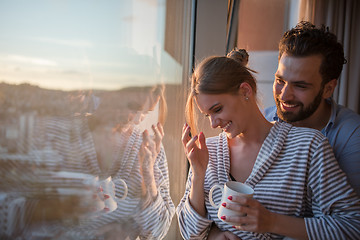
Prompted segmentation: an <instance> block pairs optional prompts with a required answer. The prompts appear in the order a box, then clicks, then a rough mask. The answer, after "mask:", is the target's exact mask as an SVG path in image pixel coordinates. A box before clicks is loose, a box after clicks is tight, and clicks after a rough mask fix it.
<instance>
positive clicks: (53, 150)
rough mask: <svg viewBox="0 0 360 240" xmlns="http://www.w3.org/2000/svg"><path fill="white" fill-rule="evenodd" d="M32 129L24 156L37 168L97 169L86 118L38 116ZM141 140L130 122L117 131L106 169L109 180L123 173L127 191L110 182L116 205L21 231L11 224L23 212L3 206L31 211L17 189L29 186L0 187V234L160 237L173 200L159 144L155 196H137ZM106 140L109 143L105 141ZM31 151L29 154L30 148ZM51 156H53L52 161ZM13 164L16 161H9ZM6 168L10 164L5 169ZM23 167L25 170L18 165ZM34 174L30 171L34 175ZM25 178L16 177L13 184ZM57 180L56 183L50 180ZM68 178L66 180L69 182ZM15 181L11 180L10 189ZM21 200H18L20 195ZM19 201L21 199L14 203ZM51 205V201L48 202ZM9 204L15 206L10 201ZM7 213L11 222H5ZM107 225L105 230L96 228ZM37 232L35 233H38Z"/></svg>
mask: <svg viewBox="0 0 360 240" xmlns="http://www.w3.org/2000/svg"><path fill="white" fill-rule="evenodd" d="M34 132H35V133H36V134H35V135H34V136H33V137H31V139H30V138H29V139H28V141H29V142H28V144H27V146H28V148H29V149H31V151H28V152H29V154H28V155H27V158H28V160H29V161H32V162H34V163H39V167H40V166H41V168H42V172H54V171H69V172H80V173H86V174H90V175H93V176H98V175H100V174H101V170H100V168H99V165H98V159H97V155H96V151H95V147H94V142H93V140H92V136H91V133H90V130H89V128H88V127H87V121H86V119H84V118H81V117H78V118H74V119H72V118H56V117H54V118H47V117H46V118H38V119H37V120H36V121H35V123H34ZM141 143H142V132H141V131H140V129H138V128H137V127H136V126H135V127H134V129H133V130H132V131H129V132H126V133H121V134H120V133H119V135H118V137H117V143H116V147H115V152H114V162H113V165H112V167H111V168H110V171H109V173H108V174H109V175H110V176H111V177H112V180H113V182H114V183H116V181H117V179H120V178H121V179H123V180H124V181H125V182H126V184H127V187H128V193H127V197H126V198H125V199H124V200H121V199H120V198H121V197H122V196H123V194H124V186H123V184H115V195H116V197H117V199H116V201H117V209H116V210H114V211H113V212H110V213H104V214H100V215H96V216H95V217H88V218H82V219H80V220H79V223H78V224H76V223H74V224H71V225H69V224H66V223H65V224H62V223H51V222H42V223H41V224H40V225H39V226H38V227H30V228H28V229H27V230H26V231H24V229H18V227H16V226H13V225H15V224H16V223H17V222H21V221H22V220H23V219H21V218H23V215H24V214H16V213H15V212H14V211H9V210H8V209H10V208H8V207H7V206H5V205H8V206H12V205H14V203H15V201H17V202H19V204H17V205H16V206H17V208H16V212H18V213H25V212H31V210H32V209H31V208H29V206H30V205H29V204H25V202H24V201H23V200H24V198H23V194H27V191H28V190H29V189H23V190H22V191H13V192H6V193H1V191H0V206H2V207H0V230H1V231H0V238H1V237H2V236H3V237H14V238H15V237H17V239H33V238H34V239H36V236H43V237H44V236H46V237H49V239H50V238H53V237H54V236H57V237H59V236H61V238H62V239H77V240H78V239H86V240H89V239H103V238H104V236H108V235H109V233H110V235H111V231H113V232H114V233H115V234H117V235H119V229H122V230H123V231H122V233H121V235H120V236H122V237H123V239H125V238H126V237H129V239H135V238H139V239H162V238H164V237H165V235H166V234H167V231H168V229H169V227H170V225H171V221H172V218H173V216H174V214H175V206H174V204H173V202H172V199H171V197H170V183H169V173H168V165H167V159H166V155H165V151H164V148H163V146H161V150H160V153H159V154H158V155H157V157H156V160H155V164H154V169H153V170H154V178H155V183H156V187H157V197H156V198H155V199H154V200H150V199H149V198H144V197H143V196H142V176H141V174H140V166H139V158H138V153H139V149H140V146H141ZM109 144H110V143H109ZM41 149H48V150H49V151H47V152H48V156H47V157H46V158H44V157H43V156H42V155H43V154H40V153H41V151H38V150H41ZM31 152H32V153H36V154H35V155H34V154H33V155H34V156H32V155H31V154H30V153H31ZM54 159H56V161H55V162H54ZM12 167H14V168H16V169H20V166H19V167H16V163H14V165H12ZM9 170H12V169H9ZM23 170H24V171H27V172H31V171H28V170H26V169H23ZM36 177H37V176H35V175H34V179H36ZM23 184H25V182H21V180H19V182H18V185H23ZM52 184H54V185H56V184H62V183H61V182H59V183H56V182H55V183H52ZM69 184H71V183H69ZM18 185H16V186H15V185H14V186H12V187H13V189H12V190H15V189H16V187H18ZM20 200H21V201H20ZM20 203H21V204H20ZM54 207H55V206H54ZM12 209H15V208H14V207H13V208H12ZM9 219H13V220H12V221H13V222H14V224H9V221H8V220H9ZM104 229H107V230H108V231H109V232H106V234H103V235H101V234H99V232H100V231H103V230H104ZM39 238H40V237H39Z"/></svg>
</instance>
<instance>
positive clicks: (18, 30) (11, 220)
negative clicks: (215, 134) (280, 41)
mask: <svg viewBox="0 0 360 240" xmlns="http://www.w3.org/2000/svg"><path fill="white" fill-rule="evenodd" d="M189 13H191V3H190V2H187V1H175V0H172V1H170V0H169V1H166V0H147V1H144V0H132V1H96V0H90V1H72V0H66V1H44V0H36V1H21V0H17V1H11V0H6V1H1V3H0V16H1V17H0V20H1V21H0V30H1V32H2V34H1V36H0V82H1V83H0V106H1V107H0V114H1V118H0V169H1V170H0V171H1V181H0V182H1V183H0V186H1V187H0V189H1V192H0V194H1V196H0V201H1V204H0V206H1V207H0V213H1V214H0V215H1V216H3V217H0V218H2V219H0V227H1V229H0V232H1V234H3V235H4V236H7V237H16V236H19V235H22V234H25V233H26V234H31V235H32V236H35V238H36V237H40V236H42V237H50V238H51V237H52V236H54V235H58V236H59V235H61V236H68V237H74V236H77V235H76V234H78V235H79V237H81V236H82V237H84V238H85V239H87V236H88V234H92V235H91V236H94V234H95V233H97V234H100V233H101V234H105V235H106V234H117V235H119V234H123V235H124V236H126V235H125V234H129V237H131V238H132V237H133V236H134V235H135V236H137V235H145V236H148V237H150V236H153V237H155V238H158V237H160V236H161V237H163V236H167V238H168V239H176V238H180V237H179V236H180V235H179V231H178V229H177V222H176V221H172V220H173V218H172V217H173V216H174V215H173V214H174V210H175V206H176V204H177V203H178V202H179V199H180V198H181V197H182V194H183V192H184V188H185V179H186V161H185V157H184V154H183V150H182V146H181V144H180V139H181V137H180V136H181V128H182V125H183V123H184V114H183V112H184V106H183V105H184V104H185V99H184V95H185V94H184V92H185V89H186V84H185V81H187V77H188V73H189V62H190V61H189V60H188V59H190V57H189V56H190V40H189V39H190V37H189V36H190V14H189ZM164 109H167V118H166V120H165V118H164V115H163V113H165V111H163V110H164ZM158 121H163V124H164V132H165V135H164V138H163V141H162V143H163V150H161V151H160V153H158V151H157V148H155V147H151V146H152V144H153V143H154V142H153V141H152V140H147V141H143V132H144V131H145V130H146V129H147V132H148V133H149V135H150V138H151V136H152V135H154V133H153V130H152V128H151V125H152V124H156V123H157V122H158ZM146 137H147V135H145V139H146ZM151 139H152V138H151ZM144 142H146V144H145V143H144ZM145 145H149V146H145ZM145 148H146V149H147V150H144V149H145ZM147 151H148V152H147ZM154 151H155V153H156V154H155V157H156V156H157V158H154V156H153V155H152V154H154ZM140 155H142V156H140ZM165 155H166V158H165V157H164V156H165ZM139 156H140V157H139ZM149 159H152V160H153V161H155V163H154V165H155V166H154V167H153V168H151V167H152V165H151V160H149ZM147 167H149V168H150V169H151V170H146V168H147ZM153 169H154V171H152V170H153ZM109 177H111V178H109ZM112 183H113V184H114V185H115V187H113V185H111V184H112ZM153 183H154V184H155V187H154V186H152V184H153ZM168 184H170V185H168ZM153 187H154V188H153ZM126 190H127V192H126ZM94 191H95V193H96V194H95V195H94V194H93V193H94ZM101 191H103V192H101ZM151 191H155V194H153V195H151V193H149V192H151ZM168 191H170V192H168ZM157 194H158V195H157ZM124 195H126V197H125V198H124V199H123V200H122V198H123V197H124ZM154 196H160V199H154ZM92 197H94V199H96V200H91V198H92ZM170 197H171V198H170ZM110 200H112V201H110ZM155 200H156V201H155ZM40 203H41V204H42V205H41V209H40V208H39V206H40ZM77 203H78V204H80V205H77ZM94 203H96V204H95V205H94ZM81 204H82V205H81ZM171 204H173V205H171ZM79 206H81V207H82V208H84V209H80V207H79ZM152 207H153V209H151V208H152ZM58 209H61V211H57V210H58ZM154 209H155V210H156V211H152V210H154ZM9 211H10V212H9ZM5 213H6V214H9V215H6V214H5ZM147 213H149V214H148V215H147ZM156 214H160V216H156ZM153 218H162V219H165V220H164V222H160V223H159V222H157V221H152V222H153V223H152V224H150V226H149V224H148V221H149V219H153ZM94 219H95V220H94ZM174 219H175V218H174ZM171 222H172V224H171ZM34 223H36V224H34ZM119 223H120V224H119ZM112 224H115V225H112ZM170 224H171V225H170ZM145 225H146V226H145ZM70 226H71V227H70ZM94 226H96V228H95V227H94ZM119 226H120V227H119ZM121 227H123V228H121ZM24 229H25V230H26V231H25V233H24ZM114 229H115V230H114ZM169 229H170V230H169ZM168 230H169V231H168ZM1 234H0V236H1ZM65 238H66V237H65Z"/></svg>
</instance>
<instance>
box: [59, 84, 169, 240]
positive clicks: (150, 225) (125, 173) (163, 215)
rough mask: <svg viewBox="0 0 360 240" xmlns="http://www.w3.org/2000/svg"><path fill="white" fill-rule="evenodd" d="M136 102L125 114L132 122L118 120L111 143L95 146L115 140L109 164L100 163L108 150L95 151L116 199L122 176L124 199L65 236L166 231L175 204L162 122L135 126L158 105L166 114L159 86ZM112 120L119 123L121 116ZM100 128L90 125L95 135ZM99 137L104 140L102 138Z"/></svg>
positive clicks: (138, 234)
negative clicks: (125, 195) (142, 128)
mask: <svg viewBox="0 0 360 240" xmlns="http://www.w3.org/2000/svg"><path fill="white" fill-rule="evenodd" d="M136 101H137V102H138V103H137V104H135V101H131V102H130V104H128V106H135V105H136V106H137V107H136V108H135V109H133V110H136V111H130V112H129V114H128V116H127V119H128V120H129V121H130V122H128V123H126V124H117V126H116V128H114V129H112V132H111V135H110V137H109V138H108V139H109V140H110V141H108V142H105V144H101V145H100V147H96V148H97V149H100V148H102V147H105V149H106V145H109V143H111V141H114V143H115V146H116V147H115V148H114V149H115V151H111V149H109V151H110V152H111V153H112V154H110V157H112V161H111V160H110V161H109V159H107V160H108V162H107V163H104V162H102V161H106V159H104V158H105V157H106V156H109V154H107V153H106V152H105V154H104V153H102V154H99V152H97V157H98V161H99V164H100V166H102V167H101V168H102V174H103V175H105V176H111V177H112V179H113V181H114V182H115V185H116V186H115V192H116V195H117V197H118V198H120V197H121V196H122V194H123V192H124V189H123V185H122V184H116V180H117V179H119V178H121V179H123V180H124V181H125V182H126V184H127V186H128V194H127V197H126V199H125V200H123V201H121V200H120V201H117V209H116V210H115V211H113V212H110V213H107V214H103V215H100V216H98V217H96V218H93V219H90V220H87V221H84V222H83V223H82V224H81V225H80V226H79V227H76V228H73V229H71V230H70V231H68V232H67V233H66V234H65V236H67V237H71V236H73V237H76V239H78V238H84V239H90V238H98V237H100V236H101V237H105V238H106V239H116V238H117V237H119V236H123V238H124V239H125V236H127V237H128V238H129V239H135V238H136V237H140V238H141V239H161V238H163V237H164V236H165V235H166V233H167V231H168V229H169V227H170V224H171V220H172V217H173V215H174V213H175V207H174V205H173V202H172V200H171V197H170V192H169V175H168V166H167V160H166V155H165V152H164V148H163V146H162V144H161V140H162V138H163V135H164V132H163V129H162V123H160V122H159V123H158V124H153V125H152V129H151V130H150V131H151V132H149V130H145V131H144V132H142V131H141V130H140V128H139V127H138V124H139V123H140V122H141V121H144V118H145V117H146V114H147V113H148V111H152V110H153V108H154V107H155V106H156V105H157V104H159V105H160V106H161V107H160V110H159V112H160V113H164V112H165V110H166V108H165V107H166V105H163V104H165V102H164V99H163V87H162V86H157V87H154V88H150V89H149V90H148V92H146V98H144V97H143V96H137V99H136ZM101 107H102V106H101V104H100V106H99V110H100V111H101V112H104V111H103V110H102V109H101ZM103 107H104V108H106V109H107V108H111V105H109V106H103ZM109 112H111V110H109ZM95 115H96V113H95ZM102 116H103V114H101V115H100V118H101V117H102ZM161 116H162V114H161ZM95 117H97V116H95ZM98 118H99V117H98ZM107 118H109V116H108V117H107ZM161 119H163V118H161ZM145 120H146V118H145ZM102 121H103V120H102V119H98V121H97V122H98V123H99V122H102ZM108 121H109V119H107V121H105V122H106V123H108ZM116 121H118V122H119V119H118V120H116ZM116 121H115V122H116ZM101 127H102V126H93V127H92V133H93V134H92V135H93V138H94V139H96V138H97V137H98V136H96V134H97V133H98V132H97V131H98V130H96V129H97V128H99V129H100V134H102V133H104V132H101V129H102V128H101ZM94 130H96V131H94ZM151 133H153V137H152V136H150V134H151ZM100 139H104V138H103V137H100ZM102 143H104V142H102ZM96 144H98V143H96V141H95V146H96ZM112 148H113V147H112Z"/></svg>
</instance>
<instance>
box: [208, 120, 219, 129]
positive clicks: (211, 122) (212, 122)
mask: <svg viewBox="0 0 360 240" xmlns="http://www.w3.org/2000/svg"><path fill="white" fill-rule="evenodd" d="M210 125H211V127H212V128H217V126H218V125H219V124H218V120H217V118H216V117H210Z"/></svg>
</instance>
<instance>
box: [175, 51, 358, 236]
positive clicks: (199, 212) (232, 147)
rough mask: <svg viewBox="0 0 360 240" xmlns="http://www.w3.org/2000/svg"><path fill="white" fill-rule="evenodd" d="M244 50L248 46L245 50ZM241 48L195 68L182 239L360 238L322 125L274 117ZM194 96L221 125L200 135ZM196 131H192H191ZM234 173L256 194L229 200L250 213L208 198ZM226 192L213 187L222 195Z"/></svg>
mask: <svg viewBox="0 0 360 240" xmlns="http://www.w3.org/2000/svg"><path fill="white" fill-rule="evenodd" d="M244 53H245V54H244ZM244 56H245V57H246V56H247V54H246V52H245V51H244V50H242V51H233V52H231V53H230V54H229V55H228V56H227V57H210V58H207V59H205V60H204V61H203V62H201V63H200V64H199V66H198V67H197V68H196V70H195V72H194V74H193V76H192V82H191V91H190V94H189V97H188V101H187V107H186V110H187V121H188V123H189V125H188V124H185V126H184V128H183V135H182V142H183V145H184V150H185V153H186V155H187V157H188V160H189V162H190V165H191V168H190V171H189V177H188V181H187V184H186V190H185V194H184V196H183V198H182V200H181V202H180V204H179V205H178V207H177V215H178V220H179V225H180V229H181V233H182V236H183V237H184V238H185V239H191V238H196V239H204V238H206V237H208V238H209V239H211V238H212V239H239V238H240V239H278V238H283V237H285V236H286V237H290V238H296V239H308V238H309V239H358V237H359V236H360V227H359V226H360V220H359V219H360V200H359V197H358V196H357V195H356V194H355V192H354V190H353V189H352V188H351V187H350V186H349V184H348V182H347V179H346V176H345V175H344V173H343V172H342V171H341V170H340V168H339V166H338V164H337V161H336V160H335V158H334V155H333V152H332V149H331V147H330V145H329V143H328V141H327V139H326V138H325V137H324V136H323V135H321V133H320V132H318V131H316V130H313V129H307V128H298V127H294V126H292V125H290V124H287V123H270V122H268V121H267V120H266V119H265V118H264V117H263V115H262V113H261V112H260V110H259V108H258V106H257V103H256V82H255V79H254V77H253V76H252V74H251V73H250V72H251V71H250V70H249V69H248V68H246V67H245V66H244V65H245V64H246V63H247V61H244V59H245V58H244ZM194 104H196V106H197V107H198V109H199V111H200V112H201V113H202V114H205V116H207V117H209V120H210V123H211V127H212V128H217V127H220V128H222V129H223V132H222V133H220V134H219V135H218V136H216V137H211V138H208V139H205V136H204V134H203V133H202V132H201V133H199V134H197V135H194V134H196V131H195V130H196V129H195V126H194V125H195V123H194V119H195V116H194V112H195V110H194ZM190 133H192V134H193V136H194V137H192V138H191V137H190V136H191V134H190ZM230 180H236V181H240V182H244V183H246V184H247V185H249V186H251V187H252V188H253V189H254V196H253V199H249V198H240V197H235V196H234V197H233V198H232V203H231V204H223V206H224V207H226V208H229V209H232V210H234V211H238V212H239V214H245V216H243V217H240V216H239V217H230V216H221V218H222V219H223V220H225V219H226V220H227V221H230V222H237V223H238V224H237V226H231V225H228V224H226V223H224V222H222V221H221V220H220V219H219V218H218V216H217V209H216V208H214V207H213V206H212V205H211V204H210V202H209V191H210V188H211V187H212V186H213V185H214V184H224V183H225V182H227V181H230ZM220 199H221V194H214V201H215V202H220Z"/></svg>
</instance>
